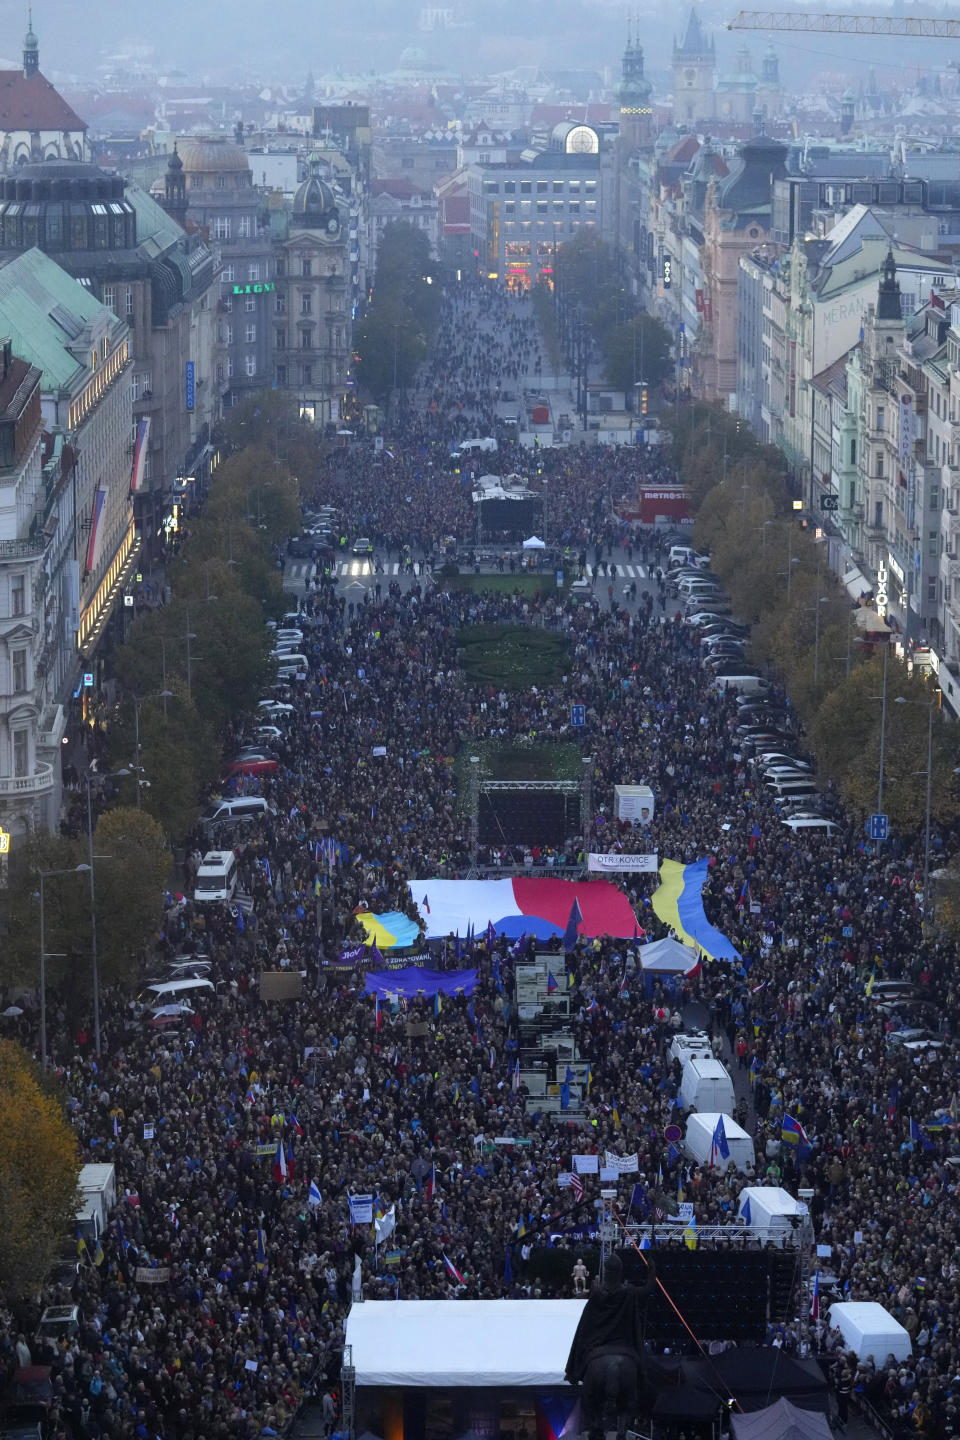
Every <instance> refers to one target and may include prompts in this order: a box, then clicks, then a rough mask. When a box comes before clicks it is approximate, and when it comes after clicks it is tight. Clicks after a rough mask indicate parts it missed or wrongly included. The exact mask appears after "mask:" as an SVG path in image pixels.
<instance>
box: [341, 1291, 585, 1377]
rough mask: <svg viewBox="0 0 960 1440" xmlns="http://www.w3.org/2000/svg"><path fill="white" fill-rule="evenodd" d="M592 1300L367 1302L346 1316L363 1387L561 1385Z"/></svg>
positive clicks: (349, 1336)
mask: <svg viewBox="0 0 960 1440" xmlns="http://www.w3.org/2000/svg"><path fill="white" fill-rule="evenodd" d="M585 1304H586V1301H585V1300H457V1301H455V1302H451V1301H449V1300H365V1301H364V1303H363V1304H362V1305H354V1306H353V1307H352V1309H351V1311H350V1314H349V1315H348V1316H347V1333H346V1343H347V1344H348V1345H349V1346H351V1347H352V1354H353V1365H354V1370H355V1372H356V1384H357V1388H358V1389H359V1388H360V1387H362V1386H367V1385H402V1386H404V1387H407V1386H428V1387H430V1388H440V1387H451V1388H452V1387H461V1386H469V1387H470V1388H471V1389H476V1388H484V1387H492V1386H498V1387H507V1386H510V1387H513V1386H547V1385H562V1384H563V1383H564V1379H563V1371H564V1366H565V1365H566V1363H567V1356H568V1355H569V1354H570V1346H571V1344H572V1343H573V1335H574V1331H575V1330H576V1328H577V1322H578V1321H579V1319H580V1314H581V1311H582V1310H583V1307H584V1305H585Z"/></svg>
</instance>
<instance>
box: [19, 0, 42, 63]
mask: <svg viewBox="0 0 960 1440" xmlns="http://www.w3.org/2000/svg"><path fill="white" fill-rule="evenodd" d="M27 14H28V16H29V18H28V20H27V33H26V35H24V37H23V74H24V78H25V79H27V80H29V79H30V77H31V75H36V74H37V72H38V71H39V69H40V42H39V41H38V40H37V37H36V35H34V33H33V11H32V10H29V11H28V12H27Z"/></svg>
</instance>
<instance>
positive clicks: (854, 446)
mask: <svg viewBox="0 0 960 1440" xmlns="http://www.w3.org/2000/svg"><path fill="white" fill-rule="evenodd" d="M856 463H857V442H856V440H851V441H850V464H851V465H856Z"/></svg>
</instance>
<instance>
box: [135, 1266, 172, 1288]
mask: <svg viewBox="0 0 960 1440" xmlns="http://www.w3.org/2000/svg"><path fill="white" fill-rule="evenodd" d="M133 1278H134V1280H135V1281H136V1283H137V1284H138V1285H165V1284H166V1282H167V1281H168V1280H169V1279H170V1266H169V1265H138V1266H137V1268H136V1269H135V1270H134V1272H133Z"/></svg>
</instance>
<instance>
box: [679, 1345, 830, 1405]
mask: <svg viewBox="0 0 960 1440" xmlns="http://www.w3.org/2000/svg"><path fill="white" fill-rule="evenodd" d="M680 1373H681V1376H682V1381H681V1383H682V1384H685V1385H688V1386H690V1387H691V1388H692V1389H694V1390H700V1391H703V1390H710V1391H712V1392H713V1393H714V1394H715V1395H716V1396H717V1397H718V1398H719V1399H721V1400H724V1401H725V1400H726V1399H727V1397H728V1396H730V1395H733V1396H734V1397H735V1398H736V1401H737V1403H738V1405H739V1406H740V1409H741V1410H743V1411H754V1410H765V1409H766V1408H767V1406H768V1405H769V1403H770V1397H771V1395H776V1396H777V1397H778V1398H779V1397H780V1396H781V1395H782V1396H785V1397H787V1398H789V1399H790V1400H792V1401H793V1403H794V1405H798V1406H799V1407H800V1408H801V1409H802V1410H819V1411H821V1412H822V1413H823V1414H824V1415H827V1414H829V1398H828V1393H827V1382H826V1380H824V1378H823V1372H822V1371H821V1369H820V1367H819V1366H818V1365H817V1363H816V1361H815V1360H798V1359H795V1358H794V1357H793V1356H791V1355H785V1354H784V1353H783V1351H782V1350H780V1349H777V1348H775V1347H774V1346H772V1345H771V1346H761V1347H759V1348H757V1349H756V1350H725V1351H724V1353H723V1354H722V1355H713V1356H711V1357H710V1359H709V1360H693V1359H689V1360H683V1361H682V1362H681V1366H680Z"/></svg>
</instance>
